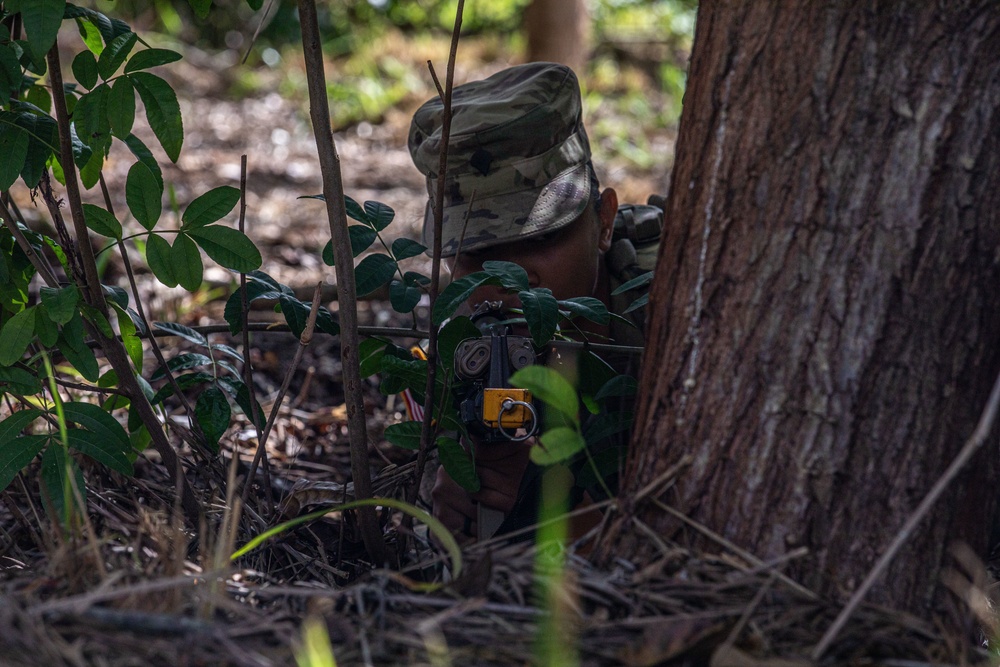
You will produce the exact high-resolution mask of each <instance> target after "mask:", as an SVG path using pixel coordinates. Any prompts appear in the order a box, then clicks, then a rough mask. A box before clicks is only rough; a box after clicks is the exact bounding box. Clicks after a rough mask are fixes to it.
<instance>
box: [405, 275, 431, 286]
mask: <svg viewBox="0 0 1000 667" xmlns="http://www.w3.org/2000/svg"><path fill="white" fill-rule="evenodd" d="M403 282H404V283H406V284H407V285H410V286H411V287H417V286H418V285H423V286H424V287H429V286H430V284H431V279H430V278H428V277H427V276H425V275H424V274H422V273H417V272H416V271H407V272H406V273H404V274H403Z"/></svg>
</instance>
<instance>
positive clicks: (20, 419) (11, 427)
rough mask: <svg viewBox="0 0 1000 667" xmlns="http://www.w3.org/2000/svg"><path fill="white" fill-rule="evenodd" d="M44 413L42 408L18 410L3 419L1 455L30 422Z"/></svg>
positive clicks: (0, 439) (0, 441)
mask: <svg viewBox="0 0 1000 667" xmlns="http://www.w3.org/2000/svg"><path fill="white" fill-rule="evenodd" d="M42 414H43V413H42V411H41V410H34V409H29V410H18V411H17V412H15V413H14V414H12V415H11V416H9V417H7V418H6V419H4V420H3V421H0V455H3V452H4V451H6V449H7V447H8V445H9V444H10V442H11V441H12V440H14V439H15V438H17V437H19V436H20V434H21V431H23V430H24V429H25V428H27V426H28V424H30V423H31V422H33V421H35V420H36V419H38V418H39V417H41V416H42ZM0 467H2V466H0ZM18 470H20V468H18Z"/></svg>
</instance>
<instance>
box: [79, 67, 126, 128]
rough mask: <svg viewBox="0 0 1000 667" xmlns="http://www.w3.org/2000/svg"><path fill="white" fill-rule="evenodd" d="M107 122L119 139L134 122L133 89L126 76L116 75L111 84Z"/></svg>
mask: <svg viewBox="0 0 1000 667" xmlns="http://www.w3.org/2000/svg"><path fill="white" fill-rule="evenodd" d="M84 53H86V51H84ZM108 122H109V123H110V124H111V134H113V135H114V136H116V137H118V138H119V139H123V140H124V139H125V138H126V137H127V136H128V135H129V134H131V132H132V125H134V124H135V89H134V88H132V82H131V81H129V79H128V77H125V76H121V77H118V78H117V79H115V82H114V83H113V84H111V94H110V95H108Z"/></svg>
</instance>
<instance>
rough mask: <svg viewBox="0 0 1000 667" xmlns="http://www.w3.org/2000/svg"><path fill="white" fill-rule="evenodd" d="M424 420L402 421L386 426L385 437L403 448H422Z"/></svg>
mask: <svg viewBox="0 0 1000 667" xmlns="http://www.w3.org/2000/svg"><path fill="white" fill-rule="evenodd" d="M423 428H424V424H423V422H402V423H400V424H391V425H390V426H387V427H386V428H385V439H386V440H388V441H389V442H391V443H392V444H394V445H396V446H397V447H402V448H403V449H420V433H421V431H422V430H423Z"/></svg>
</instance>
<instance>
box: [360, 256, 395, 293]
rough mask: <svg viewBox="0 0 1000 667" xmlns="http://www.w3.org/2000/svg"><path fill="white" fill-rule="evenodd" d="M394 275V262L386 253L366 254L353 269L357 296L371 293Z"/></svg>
mask: <svg viewBox="0 0 1000 667" xmlns="http://www.w3.org/2000/svg"><path fill="white" fill-rule="evenodd" d="M394 275H396V262H395V260H393V258H392V257H389V256H388V255H368V256H367V257H365V258H364V259H362V260H361V262H360V263H359V264H358V266H357V267H356V268H355V269H354V276H355V281H356V282H355V287H356V289H357V293H358V296H359V297H361V296H365V295H366V294H371V293H372V292H374V291H375V290H377V289H378V288H379V287H382V285H385V284H386V283H387V282H389V281H390V280H391V279H392V277H393V276H394Z"/></svg>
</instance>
